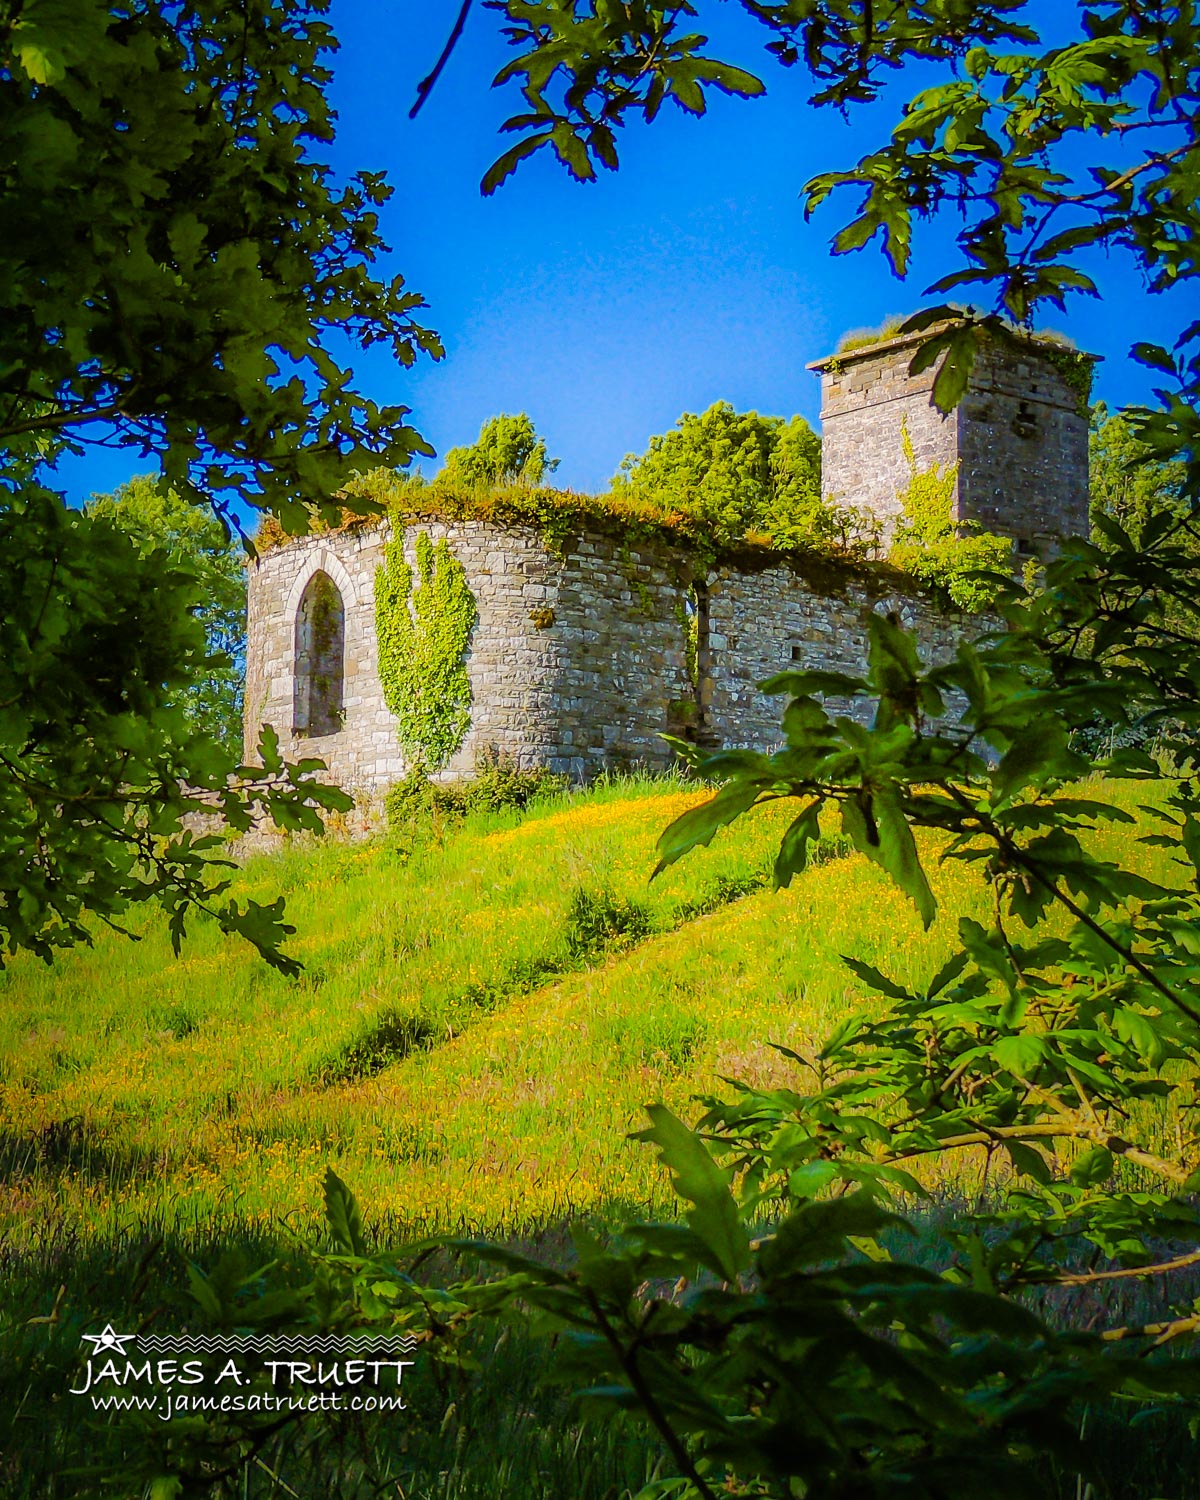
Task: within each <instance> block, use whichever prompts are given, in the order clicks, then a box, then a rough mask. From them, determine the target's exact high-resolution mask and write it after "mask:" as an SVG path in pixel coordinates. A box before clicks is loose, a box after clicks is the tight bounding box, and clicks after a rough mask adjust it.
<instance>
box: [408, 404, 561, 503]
mask: <svg viewBox="0 0 1200 1500" xmlns="http://www.w3.org/2000/svg"><path fill="white" fill-rule="evenodd" d="M557 468H558V459H557V458H551V457H550V456H549V454H548V453H547V450H546V442H545V439H544V438H542V437H539V436H538V434H537V432H536V430H535V429H534V425H533V422H532V421H531V420H530V418H529V416H528V415H527V413H525V412H518V413H517V415H516V416H509V415H508V414H507V413H505V412H501V414H500V415H499V416H498V417H491V418H490V419H489V420H488V421H486V422H485V423H484V424H483V426H482V427H481V428H480V430H479V436H478V437H477V438H476V439H475V441H474V442H473V443H469V444H465V445H464V446H462V447H459V448H451V449H450V451H449V452H448V453H447V454H446V460H445V463H444V464H443V465H442V467H441V469H440V470H439V472H438V474H437V476H436V477H437V481H438V482H440V483H442V484H446V485H452V486H460V487H462V488H464V489H475V488H478V487H482V488H486V489H493V488H496V487H497V486H500V485H507V484H526V485H538V484H541V483H542V482H543V481H544V480H545V478H546V476H547V475H548V474H552V473H553V472H554V470H555V469H557Z"/></svg>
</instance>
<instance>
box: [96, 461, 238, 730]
mask: <svg viewBox="0 0 1200 1500" xmlns="http://www.w3.org/2000/svg"><path fill="white" fill-rule="evenodd" d="M87 511H88V514H89V515H92V516H103V517H105V518H106V519H108V520H111V521H113V522H114V523H115V524H116V525H117V526H119V527H120V529H121V530H122V531H124V532H125V533H126V534H127V535H128V536H130V537H131V538H132V539H133V541H134V542H135V543H136V545H137V548H138V551H139V553H140V554H141V555H142V556H143V557H144V556H145V555H146V554H147V553H150V552H155V551H162V552H165V553H166V555H167V557H168V558H169V559H170V561H171V563H172V564H174V565H177V566H179V567H181V568H184V569H186V570H187V571H188V572H189V573H191V574H192V575H193V577H194V578H195V581H196V587H197V595H198V600H199V602H198V603H197V604H196V605H195V606H194V609H193V613H194V615H195V618H196V619H197V620H198V621H199V622H200V624H201V625H202V626H203V628H204V636H205V640H206V642H207V646H208V660H207V662H206V663H205V665H204V669H203V672H202V674H201V675H200V677H199V678H198V679H197V680H196V681H194V682H191V683H189V684H188V686H187V688H186V689H185V691H184V692H183V693H182V694H181V696H180V705H181V707H182V709H183V712H184V714H185V716H186V718H187V721H188V723H189V724H190V725H191V726H193V727H194V728H195V729H196V730H197V731H198V732H199V733H201V734H203V735H205V736H207V737H208V738H210V739H213V740H215V741H216V742H217V744H219V745H220V746H221V748H222V749H223V750H224V751H225V752H226V753H227V754H229V755H231V756H232V757H234V759H240V757H241V750H242V684H243V679H244V677H245V672H246V554H245V551H244V550H243V548H242V547H241V546H240V545H239V544H238V543H237V542H235V541H234V540H233V538H232V537H231V536H230V535H229V533H228V531H226V529H225V528H224V527H223V526H222V525H221V523H220V521H219V520H218V519H217V518H216V516H214V515H213V513H212V512H211V511H210V510H209V509H208V508H207V507H204V506H198V505H189V504H188V503H187V502H186V501H185V500H181V499H180V498H179V496H178V495H177V494H176V493H175V491H174V490H172V489H169V488H167V487H166V486H165V485H164V484H163V483H162V482H161V481H159V480H156V479H154V478H153V477H151V476H147V475H141V476H138V477H137V478H134V479H130V480H128V481H127V482H126V483H125V484H123V485H121V486H120V488H119V489H117V490H116V491H114V493H113V494H111V495H93V496H92V498H91V500H89V501H88V504H87Z"/></svg>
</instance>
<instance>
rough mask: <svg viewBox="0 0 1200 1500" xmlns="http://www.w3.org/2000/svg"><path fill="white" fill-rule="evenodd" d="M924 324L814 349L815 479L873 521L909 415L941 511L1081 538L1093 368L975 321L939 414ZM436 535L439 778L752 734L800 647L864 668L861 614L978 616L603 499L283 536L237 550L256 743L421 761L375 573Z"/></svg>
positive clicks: (896, 477) (341, 759)
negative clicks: (452, 629) (957, 387)
mask: <svg viewBox="0 0 1200 1500" xmlns="http://www.w3.org/2000/svg"><path fill="white" fill-rule="evenodd" d="M918 342H919V339H918V338H915V337H896V338H885V339H883V340H881V341H879V342H876V343H873V344H869V345H866V346H864V347H862V348H855V349H851V350H848V351H847V352H844V353H841V354H837V355H834V356H831V357H829V358H828V359H824V360H819V361H817V362H816V363H815V364H812V365H810V366H809V369H811V370H814V371H816V372H817V373H819V375H820V378H821V388H822V410H821V422H822V475H823V480H822V483H823V490H824V494H825V496H826V498H827V499H828V500H829V501H830V502H831V503H833V504H835V505H838V506H845V507H853V508H855V509H857V510H859V511H861V512H864V513H866V514H867V515H869V516H871V517H874V518H875V519H876V520H877V521H878V522H879V524H880V528H881V530H882V532H883V534H884V535H886V534H888V533H889V532H890V530H891V529H893V528H894V526H895V524H896V520H897V517H898V514H899V509H900V501H899V499H898V496H899V495H900V494H901V492H902V491H903V489H904V486H905V484H906V483H907V480H908V477H909V470H908V467H907V460H906V459H905V456H904V452H903V437H902V434H905V433H906V434H907V437H908V440H909V442H910V443H911V447H912V451H913V453H914V454H915V457H916V461H917V462H918V464H919V465H921V466H922V467H924V466H928V465H932V464H935V463H937V464H940V465H941V466H942V468H943V472H947V473H952V474H953V476H954V490H953V507H954V515H955V517H956V518H957V519H958V520H961V521H974V522H978V523H980V524H981V525H983V526H985V527H986V528H987V529H988V530H990V531H994V532H997V533H999V534H1001V535H1004V536H1007V537H1011V538H1012V540H1013V543H1014V552H1015V554H1016V557H1017V559H1018V560H1019V559H1020V558H1021V557H1023V556H1026V555H1034V554H1039V553H1040V554H1044V553H1045V552H1046V551H1047V550H1049V549H1052V548H1053V547H1054V545H1055V544H1056V543H1057V542H1058V540H1059V539H1061V538H1062V537H1065V536H1068V535H1072V534H1080V533H1086V531H1087V524H1088V484H1087V414H1086V389H1082V390H1081V383H1080V380H1079V378H1078V377H1077V375H1076V373H1075V372H1076V371H1077V370H1080V369H1083V370H1084V371H1085V373H1087V372H1089V371H1090V357H1089V356H1086V355H1080V354H1076V353H1075V352H1074V351H1064V350H1063V349H1062V348H1061V347H1060V346H1056V345H1052V344H1047V343H1045V342H1043V341H1041V340H1038V339H1033V338H1028V337H1013V338H1012V339H1011V340H1007V339H1006V340H1003V341H1000V340H990V341H988V343H987V344H986V346H985V347H984V349H983V351H982V352H981V355H980V358H979V360H978V362H977V365H976V368H975V370H974V372H973V374H972V378H971V381H970V384H969V386H968V390H967V394H966V397H965V398H964V400H963V401H962V403H961V404H960V405H959V407H958V408H957V409H956V410H955V411H954V412H952V413H951V414H950V415H948V416H943V415H942V414H941V413H940V412H939V411H938V410H937V408H936V407H935V406H934V404H933V401H932V397H931V389H932V385H933V379H934V375H935V370H934V369H930V370H928V371H925V372H923V373H922V374H920V375H917V376H911V375H909V373H908V367H909V363H910V361H911V359H912V355H913V352H914V348H915V347H916V344H917V343H918ZM442 544H444V547H442ZM431 547H432V548H433V549H434V551H435V552H437V554H438V555H439V556H441V557H443V558H446V559H452V560H453V566H454V568H455V569H456V570H457V571H456V577H457V578H459V580H460V587H461V588H462V590H463V596H464V597H467V594H466V591H468V590H469V597H470V599H471V600H473V615H472V618H471V621H470V627H469V632H468V633H465V634H464V647H463V650H462V652H461V663H459V662H458V661H456V662H455V663H454V668H455V671H456V672H458V673H459V675H460V677H461V681H462V693H463V703H464V705H465V708H464V712H463V714H462V717H461V724H462V729H461V732H460V733H459V734H458V736H457V743H456V744H455V745H454V747H453V748H452V750H451V752H450V753H448V754H446V755H444V756H442V757H440V760H441V764H440V765H438V764H435V765H434V766H433V767H432V769H434V770H439V771H441V772H443V773H444V774H446V775H451V776H453V775H461V774H464V773H469V772H470V771H471V770H472V769H473V767H474V765H475V763H476V759H477V757H478V756H479V755H480V754H481V753H498V754H499V755H500V756H502V757H508V758H511V759H512V760H513V761H515V762H516V763H518V764H520V765H523V766H530V765H541V766H546V767H549V768H550V769H552V770H555V771H560V772H566V773H568V774H569V775H571V776H573V777H576V778H580V779H586V778H588V777H590V776H592V775H594V774H595V773H596V772H598V771H599V770H601V769H602V768H603V767H606V766H607V767H615V766H616V767H619V766H624V765H630V764H634V763H639V764H644V765H651V766H665V765H667V764H669V762H670V761H671V759H672V758H673V754H672V752H671V750H670V749H669V747H668V746H667V745H665V744H664V743H663V741H662V740H661V738H660V736H661V735H662V734H675V735H682V736H684V737H687V738H692V739H695V740H697V741H698V742H700V743H707V744H717V743H724V744H737V745H743V746H745V745H748V746H753V747H756V748H761V749H767V748H770V747H772V746H773V745H775V744H777V743H778V742H779V725H778V711H779V705H778V703H777V701H776V700H774V699H770V698H767V697H764V695H762V694H761V693H759V692H758V691H757V690H756V688H755V683H756V682H758V681H760V680H761V679H762V678H764V677H767V676H770V675H771V674H772V673H774V672H777V671H780V670H783V669H786V668H788V667H793V666H803V667H812V668H823V669H830V670H834V671H842V672H853V673H857V672H860V671H862V670H863V668H864V666H865V658H864V651H865V639H866V630H865V621H866V618H867V617H868V615H869V614H870V612H872V611H882V612H894V613H895V614H897V615H898V616H899V618H900V619H901V620H902V621H903V622H904V623H905V624H906V625H907V626H909V627H910V628H912V629H914V630H915V632H916V634H917V637H918V641H919V643H920V647H921V649H922V652H923V654H924V655H926V656H927V657H933V658H937V657H939V656H943V655H945V654H947V653H948V652H950V651H952V650H953V648H954V645H955V643H956V641H957V640H958V639H959V637H960V636H961V635H962V634H964V633H965V632H967V631H969V630H970V629H971V626H972V621H971V619H970V617H963V616H960V615H955V614H953V613H951V612H947V611H946V610H945V609H944V608H943V607H941V606H940V605H939V603H938V602H937V601H936V600H934V599H933V598H932V597H930V596H929V595H928V594H926V593H923V592H922V591H921V590H920V589H919V588H918V587H917V586H916V585H915V584H914V583H913V582H912V581H911V580H909V579H907V578H906V577H905V576H904V575H902V574H900V573H898V572H897V570H896V569H894V568H891V567H889V566H888V565H887V564H885V563H882V562H854V561H850V560H841V559H838V558H833V557H829V556H826V555H820V556H818V555H806V554H801V553H781V552H778V551H774V550H771V549H769V548H766V547H761V548H760V547H751V546H746V547H741V548H738V549H736V550H733V551H729V552H727V553H726V554H724V555H721V556H719V557H717V558H716V560H715V561H714V560H713V559H712V557H711V556H707V557H706V556H703V555H702V554H701V553H700V552H698V551H697V549H696V548H695V547H694V546H690V545H688V543H687V541H686V539H684V538H675V537H672V536H671V535H670V533H669V532H668V531H666V530H664V531H663V532H662V534H661V535H654V534H649V533H648V531H647V528H644V527H643V528H639V529H637V530H636V531H635V532H631V531H630V529H629V528H628V527H623V526H622V525H621V524H619V523H618V521H617V520H615V519H613V520H612V521H609V520H607V519H606V518H605V517H604V516H603V515H602V514H588V515H582V514H581V515H580V516H579V517H578V518H577V520H576V521H575V522H574V523H573V524H572V527H571V530H570V534H569V535H567V536H565V537H563V536H562V535H557V534H556V535H554V536H546V535H544V534H543V531H542V530H540V529H539V528H538V526H536V525H533V524H515V523H509V522H502V521H499V520H497V519H495V518H477V517H473V516H464V517H462V518H457V519H451V518H445V517H437V516H428V517H423V518H412V519H407V518H406V519H403V520H401V519H396V520H381V521H379V522H371V523H367V524H362V525H355V526H349V527H346V528H344V529H342V530H337V531H329V532H324V533H319V534H314V535H309V536H305V537H300V538H297V539H295V540H290V541H285V542H284V543H282V544H281V545H278V546H275V547H273V548H270V549H269V550H265V551H264V552H263V554H262V556H261V557H260V559H259V561H258V563H257V564H256V565H252V567H251V569H250V580H249V641H248V652H247V682H246V741H247V755H248V756H252V755H253V753H254V747H255V745H256V743H257V738H258V733H259V730H260V727H261V726H262V725H263V724H270V725H271V726H272V727H273V728H274V729H275V731H276V732H277V734H278V735H279V739H280V744H281V748H282V750H283V751H284V753H285V754H286V755H287V756H288V757H289V758H301V757H306V756H319V757H320V758H322V759H323V760H324V761H325V762H326V763H327V765H328V766H329V769H330V774H331V776H332V778H333V779H334V780H336V781H337V782H339V783H340V784H342V785H343V786H346V787H348V788H351V789H355V790H359V791H366V792H370V791H378V790H380V789H382V788H384V787H386V786H388V785H390V784H391V783H393V782H395V781H397V780H399V779H400V778H401V777H402V776H404V775H405V774H406V772H407V771H408V770H410V769H411V768H412V766H413V764H414V762H415V761H416V760H417V759H421V758H422V756H421V754H420V751H419V749H414V746H413V745H412V744H410V745H409V746H407V747H406V746H405V745H404V744H402V742H401V735H400V732H399V731H400V727H401V725H400V720H399V719H398V718H397V715H396V714H395V713H394V712H393V711H392V709H391V708H390V707H389V702H388V693H387V690H386V688H385V682H384V678H383V675H381V655H380V640H379V635H378V631H377V611H376V581H377V577H378V575H379V570H380V569H381V567H383V566H385V564H386V563H387V561H388V557H389V555H390V557H391V559H392V562H393V566H394V565H395V564H396V563H397V562H398V560H399V559H400V558H401V557H402V558H403V559H404V562H403V563H402V564H400V566H401V567H402V568H406V569H407V568H408V567H409V566H411V568H412V569H413V570H414V577H415V576H416V571H415V570H417V569H418V566H419V558H418V551H419V548H423V549H424V555H425V556H426V557H428V556H429V553H430V548H431ZM389 548H390V549H391V551H390V554H389ZM418 614H419V611H418ZM432 708H436V705H432Z"/></svg>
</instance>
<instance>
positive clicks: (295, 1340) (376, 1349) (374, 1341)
mask: <svg viewBox="0 0 1200 1500" xmlns="http://www.w3.org/2000/svg"><path fill="white" fill-rule="evenodd" d="M136 1342H137V1347H138V1348H139V1349H141V1350H145V1351H146V1352H147V1353H163V1354H169V1353H183V1352H188V1353H199V1354H342V1355H357V1354H407V1353H408V1352H409V1351H410V1350H412V1349H415V1348H416V1347H417V1341H416V1339H415V1338H413V1337H412V1335H411V1334H353V1333H344V1334H336V1333H324V1334H322V1333H307V1334H306V1333H295V1334H292V1333H262V1334H254V1333H217V1334H205V1333H180V1334H153V1333H145V1334H140V1335H139V1336H138V1338H137V1341H136Z"/></svg>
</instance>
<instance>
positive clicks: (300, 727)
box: [292, 573, 346, 736]
mask: <svg viewBox="0 0 1200 1500" xmlns="http://www.w3.org/2000/svg"><path fill="white" fill-rule="evenodd" d="M295 644H296V661H295V694H294V697H293V702H292V730H293V732H294V733H295V734H301V735H312V736H316V735H323V734H336V733H337V732H338V730H339V729H341V727H342V721H343V717H344V710H343V702H342V695H343V690H344V678H345V661H346V610H345V606H344V605H343V604H342V596H341V594H340V593H339V592H338V587H337V584H336V583H334V581H333V579H332V578H330V576H329V574H328V573H314V574H313V576H312V577H311V578H310V579H309V580H308V584H307V586H306V588H305V590H304V593H303V595H302V596H301V599H300V608H299V609H298V610H297V611H296V642H295Z"/></svg>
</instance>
